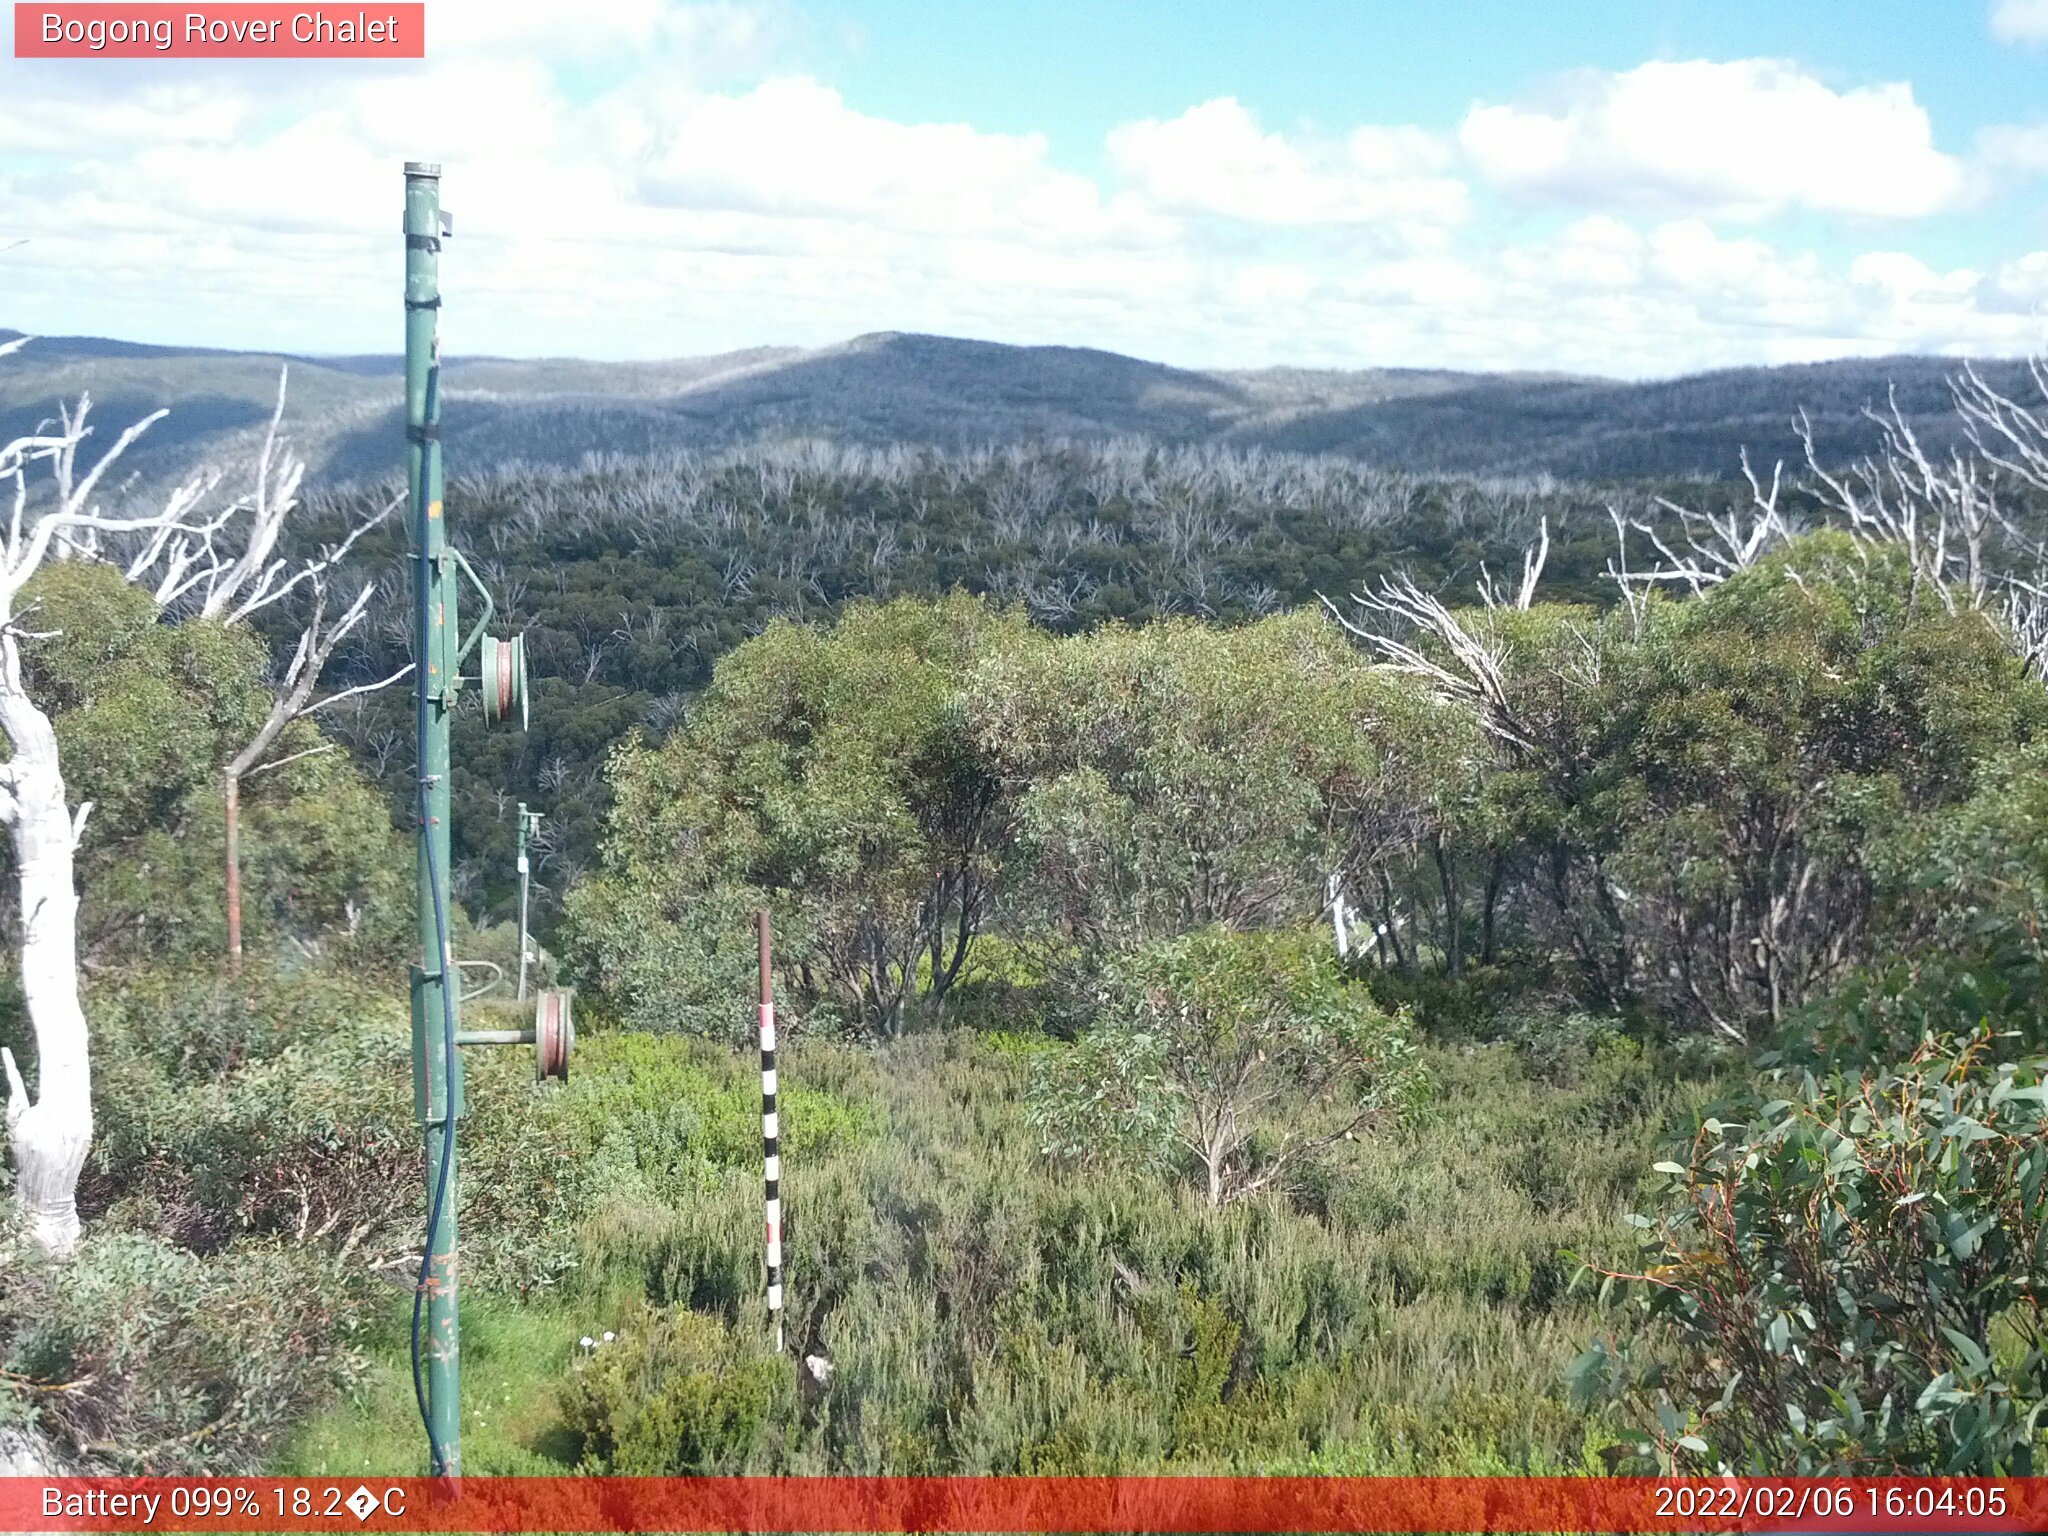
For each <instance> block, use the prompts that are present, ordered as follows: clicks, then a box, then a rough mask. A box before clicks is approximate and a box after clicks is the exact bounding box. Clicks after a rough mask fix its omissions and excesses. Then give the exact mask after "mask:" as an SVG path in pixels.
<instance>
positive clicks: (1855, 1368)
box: [1568, 1030, 2048, 1474]
mask: <svg viewBox="0 0 2048 1536" xmlns="http://www.w3.org/2000/svg"><path fill="white" fill-rule="evenodd" d="M2008 1044H2009V1041H2008V1040H2007V1039H2006V1038H2005V1037H2003V1036H1998V1035H1994V1034H1992V1033H1991V1032H1989V1031H1988V1030H1985V1031H1979V1032H1978V1033H1977V1034H1975V1035H1974V1036H1971V1037H1969V1038H1967V1039H1955V1038H1949V1039H1946V1040H1941V1041H1934V1040H1930V1041H1928V1042H1926V1043H1925V1044H1924V1045H1923V1046H1922V1047H1921V1049H1920V1050H1919V1051H1917V1052H1916V1053H1915V1054H1914V1055H1913V1057H1912V1058H1911V1059H1910V1060H1909V1061H1907V1062H1906V1063H1904V1064H1903V1065H1900V1066H1897V1067H1892V1068H1884V1069H1877V1070H1874V1071H1871V1072H1868V1073H1865V1074H1861V1075H1842V1076H1835V1077H1832V1078H1826V1079H1821V1078H1817V1077H1816V1076H1815V1075H1814V1074H1812V1073H1811V1072H1804V1071H1801V1072H1797V1073H1796V1074H1795V1073H1794V1072H1792V1071H1781V1072H1779V1073H1777V1074H1775V1075H1774V1076H1772V1077H1767V1078H1766V1079H1765V1080H1764V1087H1763V1088H1762V1089H1761V1090H1759V1095H1761V1093H1767V1092H1772V1091H1776V1092H1779V1093H1782V1094H1783V1095H1784V1096H1783V1097H1778V1098H1770V1099H1762V1100H1761V1101H1760V1102H1756V1103H1754V1104H1753V1105H1751V1106H1745V1107H1744V1109H1743V1111H1742V1113H1743V1119H1742V1120H1741V1121H1740V1122H1739V1123H1738V1122H1732V1121H1723V1120H1719V1119H1709V1120H1706V1121H1704V1122H1703V1124H1702V1128H1701V1130H1700V1133H1699V1135H1698V1137H1697V1138H1696V1140H1695V1141H1694V1143H1693V1146H1692V1149H1691V1152H1690V1155H1689V1157H1688V1158H1687V1161H1686V1162H1684V1163H1679V1162H1662V1163H1659V1164H1657V1170H1658V1171H1659V1172H1660V1173H1663V1174H1666V1175H1668V1176H1669V1178H1670V1184H1669V1186H1668V1190H1667V1198H1666V1202H1665V1207H1664V1209H1663V1211H1662V1212H1661V1213H1660V1214H1659V1215H1658V1216H1657V1217H1655V1218H1654V1219H1652V1218H1650V1217H1644V1216H1637V1217H1634V1218H1632V1220H1633V1221H1634V1222H1635V1223H1636V1224H1637V1225H1638V1226H1640V1227H1641V1228H1642V1230H1643V1234H1644V1251H1643V1254H1642V1256H1641V1258H1640V1261H1639V1263H1638V1265H1637V1267H1636V1268H1635V1269H1634V1270H1632V1271H1623V1270H1608V1269H1603V1268H1600V1267H1598V1266H1588V1267H1587V1269H1586V1271H1584V1273H1586V1274H1589V1275H1599V1276H1601V1277H1602V1280H1601V1294H1602V1299H1603V1301H1606V1302H1613V1303H1616V1304H1618V1305H1619V1306H1621V1307H1622V1308H1623V1309H1624V1311H1625V1312H1626V1313H1628V1314H1630V1316H1631V1319H1632V1324H1633V1332H1634V1334H1635V1336H1634V1337H1633V1338H1632V1339H1628V1340H1626V1341H1624V1342H1616V1341H1615V1340H1614V1339H1613V1338H1609V1339H1605V1340H1602V1341H1600V1342H1597V1343H1596V1344H1595V1345H1594V1346H1593V1347H1592V1348H1591V1349H1590V1350H1588V1351H1587V1352H1586V1353H1585V1354H1583V1355H1581V1356H1580V1357H1579V1358H1578V1359H1577V1360H1576V1361H1575V1362H1574V1363H1573V1365H1572V1367H1571V1368H1570V1371H1569V1373H1568V1379H1569V1381H1570V1384H1571V1386H1572V1388H1573V1391H1574V1394H1575V1395H1576V1396H1578V1397H1579V1398H1580V1400H1581V1401H1590V1400H1595V1399H1599V1398H1602V1397H1613V1398H1618V1399H1620V1400H1621V1401H1622V1402H1624V1403H1626V1404H1628V1405H1630V1407H1632V1408H1633V1409H1634V1410H1635V1411H1636V1412H1638V1413H1639V1414H1641V1416H1642V1417H1643V1419H1644V1420H1646V1421H1648V1422H1651V1423H1653V1424H1654V1426H1655V1427H1654V1429H1652V1430H1651V1431H1650V1432H1649V1433H1648V1434H1647V1436H1646V1437H1645V1438H1644V1439H1643V1440H1642V1442H1641V1443H1640V1446H1639V1450H1638V1455H1639V1457H1640V1458H1641V1459H1644V1460H1648V1461H1652V1462H1654V1463H1655V1464H1657V1465H1658V1466H1659V1467H1661V1468H1664V1469H1675V1468H1677V1467H1680V1466H1690V1465H1700V1464H1705V1465H1708V1466H1713V1465H1718V1466H1720V1467H1722V1468H1725V1469H1728V1470H1732V1471H1741V1472H1758V1473H1833V1472H1848V1471H1854V1472H1858V1473H1871V1474H1876V1473H1979V1474H1983V1473H2020V1474H2024V1473H2027V1472H2028V1471H2030V1470H2031V1465H2032V1461H2031V1458H2032V1445H2033V1440H2034V1436H2035V1431H2036V1429H2037V1427H2038V1425H2039V1423H2040V1421H2041V1418H2042V1415H2043V1413H2044V1412H2048V1353H2044V1349H2043V1337H2042V1322H2043V1318H2042V1307H2041V1298H2040V1296H2039V1295H2038V1293H2037V1291H2036V1288H2035V1285H2036V1277H2037V1274H2038V1271H2039V1268H2040V1263H2041V1258H2042V1253H2043V1243H2044V1241H2048V1226H2044V1215H2048V1192H2044V1189H2043V1174H2044V1172H2048V1110H2044V1100H2048V1085H2044V1078H2043V1073H2044V1070H2048V1061H2043V1060H2039V1059H2030V1060H2024V1061H2013V1060H2010V1059H2005V1060H2001V1059H2000V1057H2001V1055H2002V1054H2009V1053H2007V1052H2004V1051H2003V1050H2002V1047H2005V1046H2007V1045H2008Z"/></svg>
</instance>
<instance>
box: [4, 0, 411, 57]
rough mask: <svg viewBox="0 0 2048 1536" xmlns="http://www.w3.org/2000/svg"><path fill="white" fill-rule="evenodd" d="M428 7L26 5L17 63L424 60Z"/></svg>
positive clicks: (378, 2)
mask: <svg viewBox="0 0 2048 1536" xmlns="http://www.w3.org/2000/svg"><path fill="white" fill-rule="evenodd" d="M426 55H427V8H426V5H425V4H424V3H423V0H410V3H390V0H367V3H366V0H354V3H348V0H343V3H340V4H330V5H318V4H313V5H306V4H301V5H276V4H271V3H269V0H259V3H254V4H248V3H240V4H200V5H156V4H141V5H124V4H119V3H106V0H95V3H92V4H63V3H57V4H34V3H24V0H16V3H15V7H14V56H15V57H16V58H17V59H175V58H210V59H423V58H425V57H426Z"/></svg>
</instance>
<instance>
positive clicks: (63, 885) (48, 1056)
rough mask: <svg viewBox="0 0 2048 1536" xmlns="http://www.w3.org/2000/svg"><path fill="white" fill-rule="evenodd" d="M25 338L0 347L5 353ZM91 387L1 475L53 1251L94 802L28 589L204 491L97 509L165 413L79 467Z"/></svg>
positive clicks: (78, 1117) (40, 1225)
mask: <svg viewBox="0 0 2048 1536" xmlns="http://www.w3.org/2000/svg"><path fill="white" fill-rule="evenodd" d="M19 345H20V342H15V343H12V344H9V345H8V346H5V347H0V355H5V353H7V352H10V351H13V350H14V349H15V348H16V347H18V346H19ZM90 411H91V401H90V399H89V398H86V399H81V400H80V401H79V403H78V406H77V408H76V409H75V410H67V411H66V412H65V413H64V416H63V418H62V421H61V424H60V426H59V428H58V429H57V430H56V431H54V432H48V431H44V432H38V433H36V434H32V435H30V436H27V437H20V438H16V439H15V440H14V441H12V442H9V443H4V444H0V486H10V487H11V489H12V492H13V495H12V501H13V506H12V510H11V515H10V516H9V519H8V524H7V532H6V542H5V545H4V547H0V732H4V733H5V735H6V737H7V745H8V748H9V754H10V755H9V757H8V759H7V762H6V763H5V764H4V765H0V822H4V823H5V825H6V827H7V832H8V836H9V838H10V839H11V841H12V843H13V848H14V862H15V874H16V879H17V880H18V881H19V883H20V891H21V955H20V960H21V982H22V992H23V996H24V998H25V999H26V1002H27V1005H28V1015H29V1024H30V1028H31V1029H32V1031H33V1032H34V1037H35V1047H36V1062H35V1066H36V1088H35V1093H34V1094H33V1096H31V1094H30V1092H29V1087H28V1083H27V1081H26V1080H25V1079H24V1077H23V1074H22V1072H21V1069H20V1066H19V1064H18V1063H17V1062H16V1061H15V1059H14V1053H13V1052H12V1051H11V1050H8V1049H7V1048H5V1047H0V1071H4V1074H5V1076H6V1080H7V1112H6V1125H7V1139H8V1150H9V1155H10V1158H11V1160H12V1162H13V1165H14V1189H15V1199H16V1201H17V1202H18V1204H19V1205H20V1207H21V1209H22V1211H23V1213H24V1214H25V1216H26V1217H27V1220H28V1224H29V1230H30V1234H31V1236H32V1238H33V1240H34V1241H35V1242H36V1243H38V1244H39V1245H40V1246H42V1247H43V1248H45V1249H47V1250H49V1251H50V1252H53V1253H60V1254H61V1253H68V1252H69V1251H70V1250H71V1248H72V1247H73V1246H74V1245H75V1244H76V1242H77V1241H78V1203H77V1190H78V1175H79V1171H80V1170H81V1169H82V1168H83V1167H84V1166H85V1157H86V1153H87V1152H88V1151H89V1150H90V1149H91V1146H92V1131H93V1118H92V1066H91V1050H90V1039H89V1035H88V1032H87V1029H86V1020H85V1010H84V1008H83V1006H82V1005H81V1003H80V1001H79V992H78V937H77V935H78V883H77V879H76V876H75V874H74V868H73V866H74V857H75V854H76V852H77V848H78V839H79V835H80V833H81V832H82V831H83V830H84V828H85V820H86V817H87V816H88V815H89V814H90V812H91V810H92V807H91V804H90V803H89V802H88V803H86V804H83V805H80V806H79V807H78V808H77V809H76V810H75V811H74V810H73V809H72V808H71V805H70V802H69V800H68V798H67V795H66V791H65V785H64V774H63V769H62V765H61V764H60V762H59V760H58V753H57V732H56V730H55V728H54V726H53V725H52V724H51V721H50V717H49V715H48V713H47V712H45V711H44V710H43V708H42V707H41V706H40V705H38V704H37V703H36V701H35V700H34V699H33V698H32V697H30V695H29V692H28V689H27V687H26V686H25V684H24V682H23V678H22V656H21V647H22V642H23V640H25V639H29V638H33V635H32V632H30V631H28V630H27V629H25V628H24V627H23V623H22V620H23V619H24V618H25V617H26V614H25V612H24V611H23V610H22V608H21V604H20V598H21V592H22V588H23V587H24V586H26V585H27V583H28V582H29V580H30V579H31V578H32V577H33V576H34V575H35V574H36V572H37V571H39V570H40V569H42V566H43V564H44V562H45V561H47V560H50V559H52V558H62V557H63V556H64V555H65V554H66V553H68V554H72V555H90V554H94V553H96V552H97V550H98V547H99V540H100V538H101V536H102V535H113V536H130V535H135V534H139V533H145V532H149V531H152V530H160V529H162V528H165V527H167V526H171V525H173V524H175V523H176V522H177V521H178V520H179V519H180V518H181V517H182V516H183V514H184V513H185V512H186V511H187V510H188V509H189V508H190V507H191V505H192V503H193V501H195V500H196V499H197V491H196V489H195V487H194V486H193V485H191V484H188V485H186V486H183V487H180V488H179V490H178V491H176V492H174V493H173V494H172V496H171V498H170V500H169V502H168V503H167V505H166V507H165V509H164V510H163V511H162V512H160V513H158V514H156V515H154V516H142V517H109V516H104V515H102V514H101V513H100V512H99V511H98V510H97V508H96V506H95V505H94V503H93V500H92V497H93V493H94V491H95V489H96V488H97V487H98V485H99V482H100V480H101V478H102V477H103V476H104V475H105V473H106V472H107V470H108V469H110V468H111V467H112V466H113V464H114V462H115V461H116V460H117V459H118V458H119V457H120V455H121V454H122V452H123V451H125V450H126V449H127V447H128V445H129V444H130V443H132V442H134V440H135V439H136V437H137V436H139V435H140V434H141V433H142V431H143V430H145V429H146V428H147V427H148V426H149V425H150V423H151V422H153V421H154V420H155V419H156V418H155V417H150V418H147V419H145V420H144V421H142V422H140V423H138V424H136V425H135V426H133V427H130V428H129V429H128V430H127V431H126V432H124V433H123V434H122V435H121V436H120V437H119V438H118V439H117V440H116V441H115V443H114V445H113V446H112V447H111V448H109V449H108V450H107V452H106V453H104V454H102V455H101V456H100V458H99V461H98V462H97V463H96V464H95V465H94V466H93V468H92V469H91V470H90V471H89V472H87V473H86V474H85V475H84V476H83V477H82V478H81V477H79V476H77V475H76V474H75V473H74V472H73V470H74V464H75V460H76V456H77V453H78V449H79V447H80V445H81V444H82V443H83V442H84V440H85V438H86V437H87V436H88V435H90V432H91V428H90V427H89V426H88V425H87V417H88V415H89V413H90ZM35 463H47V464H49V465H50V466H51V468H52V470H53V471H54V473H53V479H54V480H55V483H56V487H57V496H56V498H55V504H54V506H53V507H52V508H51V509H49V510H47V511H44V512H42V513H40V514H39V515H37V516H36V517H34V518H33V519H31V518H30V517H29V516H28V475H27V470H28V466H29V465H31V464H35Z"/></svg>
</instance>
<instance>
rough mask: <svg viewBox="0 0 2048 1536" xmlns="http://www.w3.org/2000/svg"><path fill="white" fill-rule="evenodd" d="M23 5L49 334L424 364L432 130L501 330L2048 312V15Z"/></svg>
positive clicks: (1363, 348) (651, 2)
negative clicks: (46, 34)
mask: <svg viewBox="0 0 2048 1536" xmlns="http://www.w3.org/2000/svg"><path fill="white" fill-rule="evenodd" d="M355 8H356V7H354V6H350V7H348V9H349V10H350V11H351V12H353V10H354V9H355ZM7 9H8V11H10V12H11V7H9V8H7ZM0 25H5V26H7V27H8V28H9V29H10V36H9V37H8V38H7V40H6V45H5V48H4V51H0V325H5V326H11V327H15V328H19V329H23V330H27V331H30V332H34V333H40V334H51V335H56V334H87V335H101V336H117V337H121V338H124V339H128V340H136V341H150V342H160V343H170V344H181V345H208V346H225V347H237V348H253V349H261V350H266V351H283V352H298V353H352V352H385V353H388V352H394V351H396V350H397V349H398V347H399V345H400V342H401V311H400V306H399V298H400V277H401V270H402V262H403V252H402V245H401V242H400V240H399V236H398V222H399V215H400V210H401V207H402V196H401V192H402V186H401V179H400V178H401V171H402V163H403V162H404V161H406V160H408V159H424V160H439V161H440V162H442V164H443V169H444V181H443V198H444V203H445V205H446V206H447V207H448V208H449V209H450V210H451V211H452V212H453V214H454V217H455V238H454V239H453V240H452V241H451V242H450V243H449V245H448V247H447V249H446V251H445V253H444V256H443V281H444V285H445V289H446V294H447V298H446V304H445V308H444V310H443V320H442V323H443V340H444V347H445V349H446V350H448V351H450V352H452V353H457V354H470V355H474V354H479V353H492V354H498V355H506V356H567V355H573V356H582V357H593V358H617V359H626V358H660V357H681V356H695V355H701V354H706V353H715V352H723V351H729V350H734V349H738V348H743V347H750V346H762V345H797V346H819V345H825V344H829V343H832V342H836V341H841V340H845V339H847V338H849V337H852V336H855V335H859V334H862V333H865V332H870V331H884V330H897V331H930V332H937V333H941V334H946V335H956V336H971V337H977V338H982V339H987V340H994V341H1005V342H1018V343H1033V344H1058V345H1066V346H1088V347H1101V348H1107V349H1110V350H1113V351H1118V352H1126V353H1130V354H1133V355H1136V356H1140V357H1146V358H1152V359H1157V360H1160V361H1164V362H1169V363H1174V364H1178V365H1181V366H1186V367H1199V368H1249V367H1267V366H1276V365H1294V366H1303V367H1335V368H1357V367H1383V366H1404V367H1447V368H1478V369H1545V370H1567V371H1571V372H1580V373H1595V374H1605V375H1611V376H1618V377H1627V378H1645V377H1663V376H1669V375H1673V374H1678V373H1688V372H1694V371H1698V370H1701V369H1707V368H1716V367H1727V366H1734V365H1740V364H1755V363H1763V364H1771V363H1788V362H1804V361H1811V360H1816V359H1821V358H1829V357H1841V356H1849V355H1881V354H1886V353H1895V352H1928V353H1941V354H1947V355H1958V356H1961V355H1971V356H1989V355H2004V356H2010V355H2017V354H2022V353H2027V352H2031V351H2038V350H2041V349H2043V348H2044V346H2048V90H2044V88H2043V87H2044V85H2048V0H1854V3H1847V0H1797V3H1788V0H1772V3H1761V0H1711V3H1707V0H1544V3H1540V4H1536V3H1530V0H1427V3H1425V0H1407V3H1395V0H1256V3H1251V0H1003V3H997V0H759V3H756V0H581V3H573V0H572V3H562V0H428V7H427V37H428V41H427V57H426V59H425V60H423V61H409V62H403V63H398V62H380V63H365V62H361V61H342V60H327V61H310V60H307V61H298V60H275V61H240V60H218V61H207V60H161V59H147V60H36V59H16V58H14V57H12V52H13V48H12V37H11V19H10V20H8V21H5V22H0Z"/></svg>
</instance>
